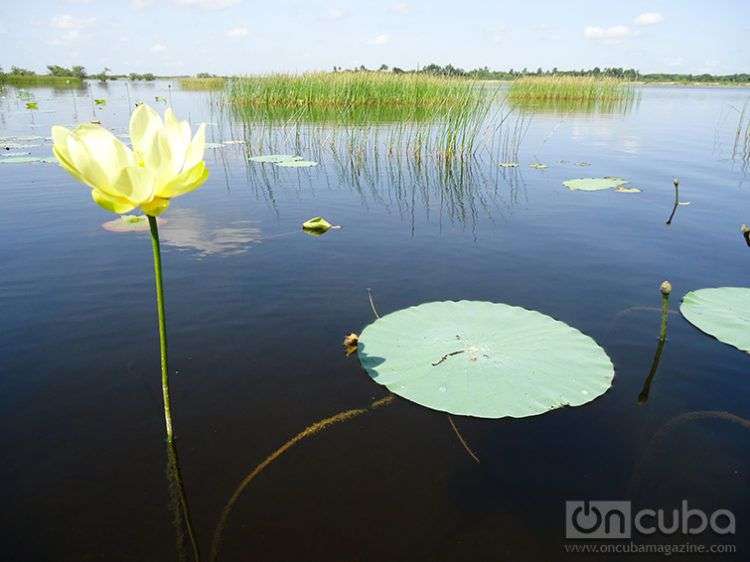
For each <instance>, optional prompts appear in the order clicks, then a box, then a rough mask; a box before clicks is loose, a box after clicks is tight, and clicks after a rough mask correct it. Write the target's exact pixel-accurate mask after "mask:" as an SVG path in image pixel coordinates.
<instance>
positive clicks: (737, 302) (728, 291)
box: [680, 287, 750, 352]
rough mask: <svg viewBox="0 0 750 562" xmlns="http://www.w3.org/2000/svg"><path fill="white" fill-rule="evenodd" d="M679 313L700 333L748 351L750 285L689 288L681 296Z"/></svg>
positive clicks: (749, 335) (749, 342)
mask: <svg viewBox="0 0 750 562" xmlns="http://www.w3.org/2000/svg"><path fill="white" fill-rule="evenodd" d="M680 312H681V313H682V315H683V316H684V317H685V318H686V319H687V321H688V322H690V323H691V324H692V325H693V326H695V327H696V328H698V329H699V330H701V331H702V332H705V333H707V334H708V335H710V336H713V337H715V338H716V339H717V340H719V341H720V342H723V343H728V344H729V345H732V346H734V347H736V348H737V349H741V350H742V351H747V352H750V288H747V287H717V288H714V289H698V290H697V291H690V292H689V293H688V294H687V295H685V296H684V297H682V304H681V305H680Z"/></svg>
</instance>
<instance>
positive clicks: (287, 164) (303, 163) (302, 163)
mask: <svg viewBox="0 0 750 562" xmlns="http://www.w3.org/2000/svg"><path fill="white" fill-rule="evenodd" d="M276 165H277V166H279V167H280V168H312V167H313V166H317V165H318V163H317V162H314V161H312V160H284V161H283V162H279V163H277V164H276Z"/></svg>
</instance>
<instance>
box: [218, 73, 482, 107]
mask: <svg viewBox="0 0 750 562" xmlns="http://www.w3.org/2000/svg"><path fill="white" fill-rule="evenodd" d="M227 95H228V98H229V101H230V102H231V103H232V104H233V105H235V106H246V107H247V106H255V107H263V108H279V107H286V108H315V109H322V108H336V109H339V110H341V109H343V110H350V109H353V108H361V107H389V108H396V107H407V108H412V109H421V110H426V109H430V110H436V109H444V108H456V107H462V106H465V105H467V104H469V103H472V102H475V101H476V99H477V98H478V96H480V95H481V88H478V87H477V86H475V85H474V84H473V83H472V82H470V81H468V80H460V79H456V78H449V77H441V76H431V75H414V74H409V75H400V74H385V73H380V72H333V73H331V72H313V73H307V74H298V75H297V74H270V75H264V76H247V77H244V78H238V79H236V80H232V81H231V82H230V84H229V86H228V90H227Z"/></svg>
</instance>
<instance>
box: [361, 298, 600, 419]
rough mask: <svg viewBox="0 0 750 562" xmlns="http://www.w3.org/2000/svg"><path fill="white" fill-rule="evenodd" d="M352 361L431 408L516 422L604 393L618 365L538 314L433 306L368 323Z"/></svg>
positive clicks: (484, 306) (470, 305) (487, 306)
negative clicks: (357, 362) (356, 356)
mask: <svg viewBox="0 0 750 562" xmlns="http://www.w3.org/2000/svg"><path fill="white" fill-rule="evenodd" d="M358 354H359V359H360V362H361V363H362V366H363V367H364V368H365V370H366V371H367V373H368V374H369V375H370V376H371V377H372V378H373V380H374V381H375V382H377V383H379V384H382V385H385V386H386V387H387V388H388V389H389V390H390V391H391V392H393V393H395V394H398V395H399V396H402V397H404V398H406V399H408V400H411V401H413V402H416V403H417V404H421V405H423V406H426V407H428V408H433V409H435V410H441V411H444V412H449V413H452V414H459V415H467V416H476V417H481V418H502V417H506V416H509V417H514V418H521V417H526V416H533V415H537V414H542V413H544V412H547V411H549V410H553V409H555V408H559V407H562V406H580V405H581V404H585V403H587V402H590V401H591V400H593V399H595V398H596V397H597V396H600V395H602V394H604V392H606V391H607V389H608V388H609V387H610V386H611V385H612V379H613V377H614V368H613V366H612V362H611V361H610V359H609V357H608V356H607V354H606V353H605V352H604V350H603V349H602V348H601V347H599V345H597V343H596V342H595V341H594V340H593V339H591V338H590V337H589V336H586V335H585V334H582V333H581V332H579V331H578V330H576V329H575V328H572V327H570V326H568V325H567V324H564V323H563V322H559V321H557V320H555V319H554V318H551V317H549V316H545V315H544V314H541V313H539V312H535V311H532V310H526V309H524V308H520V307H516V306H510V305H507V304H498V303H490V302H478V301H460V302H452V301H446V302H430V303H426V304H422V305H419V306H414V307H411V308H406V309H403V310H399V311H397V312H393V313H391V314H388V315H386V316H383V317H382V318H379V319H378V320H376V321H375V322H373V323H372V324H370V325H369V326H367V327H366V328H365V329H364V330H363V331H362V333H361V334H360V336H359V344H358Z"/></svg>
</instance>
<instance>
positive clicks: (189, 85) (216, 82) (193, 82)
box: [180, 76, 227, 91]
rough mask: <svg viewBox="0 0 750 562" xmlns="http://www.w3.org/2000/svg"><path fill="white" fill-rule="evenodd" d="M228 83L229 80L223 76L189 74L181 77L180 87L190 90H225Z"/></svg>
mask: <svg viewBox="0 0 750 562" xmlns="http://www.w3.org/2000/svg"><path fill="white" fill-rule="evenodd" d="M226 85H227V80H226V78H223V77H222V76H211V77H209V78H199V77H193V76H188V77H186V78H180V88H181V89H183V90H189V91H213V90H223V89H224V87H225V86H226Z"/></svg>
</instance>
